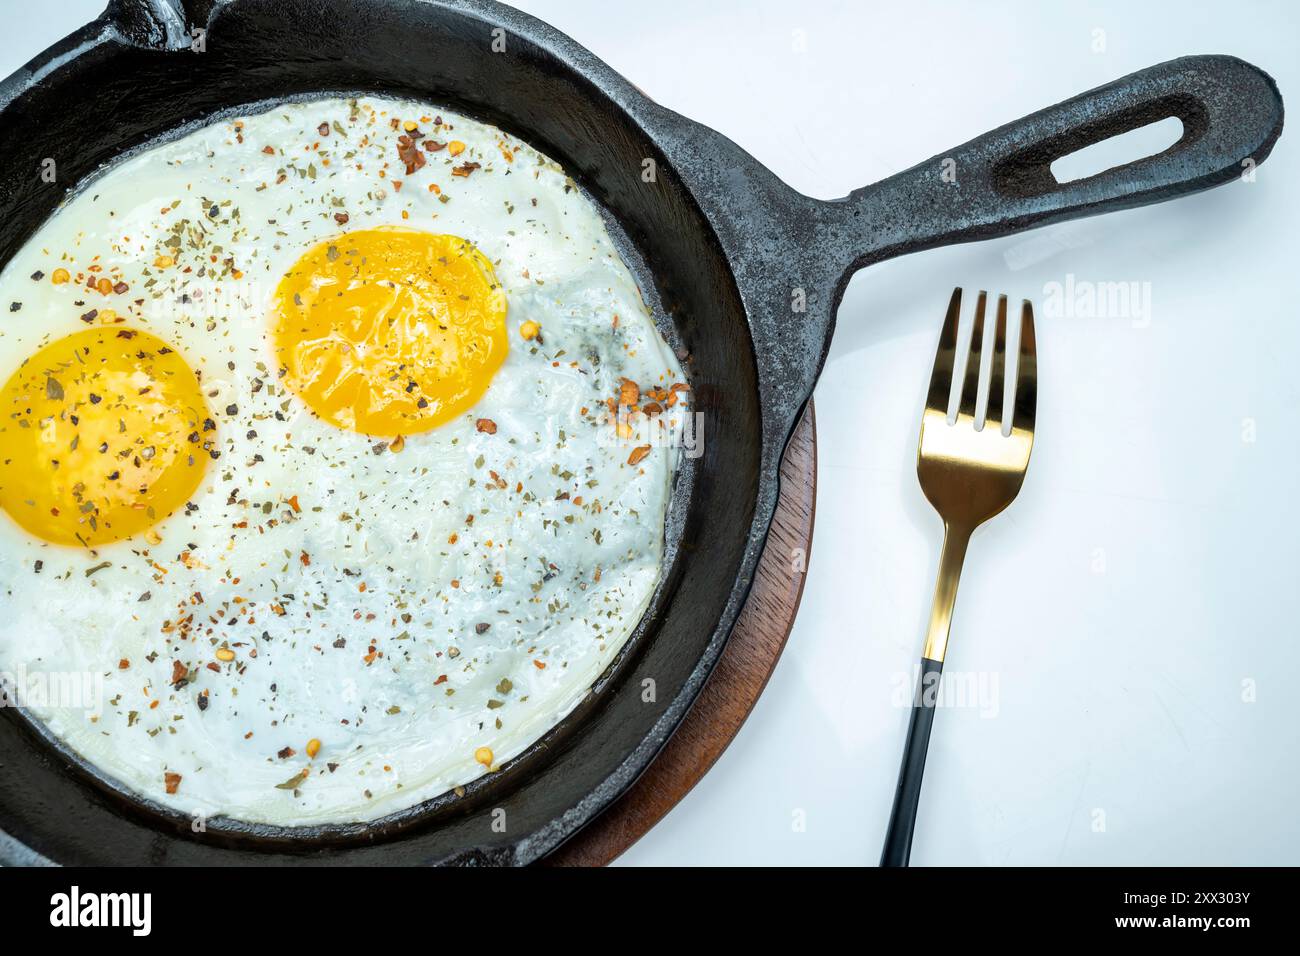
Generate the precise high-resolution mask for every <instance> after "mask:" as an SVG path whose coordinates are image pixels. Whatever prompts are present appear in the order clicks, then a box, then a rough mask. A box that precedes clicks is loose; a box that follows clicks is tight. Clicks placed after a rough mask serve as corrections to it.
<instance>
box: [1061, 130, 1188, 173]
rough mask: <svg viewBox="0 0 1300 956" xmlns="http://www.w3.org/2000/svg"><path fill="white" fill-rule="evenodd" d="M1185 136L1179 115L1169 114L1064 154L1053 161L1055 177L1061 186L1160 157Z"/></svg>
mask: <svg viewBox="0 0 1300 956" xmlns="http://www.w3.org/2000/svg"><path fill="white" fill-rule="evenodd" d="M1182 138H1183V121H1182V120H1180V119H1179V118H1178V117H1177V116H1168V117H1165V118H1164V119H1162V120H1157V121H1156V122H1154V123H1148V124H1147V125H1146V126H1139V127H1138V128H1137V129H1131V130H1129V131H1128V132H1127V133H1119V134H1117V135H1115V136H1110V137H1108V138H1106V139H1103V140H1102V141H1101V142H1100V143H1093V144H1092V145H1091V146H1085V147H1083V149H1080V150H1076V151H1075V152H1073V153H1070V154H1068V155H1066V156H1062V157H1061V158H1060V159H1058V160H1056V161H1055V162H1053V163H1052V165H1051V169H1052V176H1053V177H1054V178H1055V179H1056V181H1057V182H1058V183H1059V184H1060V185H1062V186H1064V185H1066V184H1067V183H1073V182H1078V181H1079V180H1081V179H1091V178H1092V177H1093V176H1096V175H1098V174H1100V173H1104V172H1107V171H1108V170H1111V169H1119V168H1120V167H1121V166H1128V165H1129V164H1131V163H1136V162H1137V161H1138V160H1140V159H1147V158H1149V157H1152V156H1158V155H1160V154H1161V153H1163V152H1165V151H1167V150H1169V149H1171V148H1172V147H1173V146H1174V145H1176V144H1177V143H1178V141H1179V140H1180V139H1182Z"/></svg>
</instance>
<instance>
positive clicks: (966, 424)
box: [880, 289, 1038, 866]
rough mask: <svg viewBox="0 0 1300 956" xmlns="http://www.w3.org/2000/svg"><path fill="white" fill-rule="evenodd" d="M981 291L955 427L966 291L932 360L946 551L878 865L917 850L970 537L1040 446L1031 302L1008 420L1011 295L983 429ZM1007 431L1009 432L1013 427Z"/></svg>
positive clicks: (931, 430) (924, 432) (929, 432)
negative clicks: (929, 753) (953, 399)
mask: <svg viewBox="0 0 1300 956" xmlns="http://www.w3.org/2000/svg"><path fill="white" fill-rule="evenodd" d="M986 299H987V295H986V294H985V293H984V292H980V294H979V299H978V301H977V302H976V305H975V323H974V328H973V329H972V330H971V342H970V350H969V354H968V356H967V359H966V375H965V380H964V381H963V382H962V385H961V391H960V392H959V393H958V395H957V401H958V406H957V419H956V421H955V422H953V423H952V424H949V422H948V398H949V393H950V392H951V390H952V382H953V376H954V374H955V370H956V363H957V325H958V322H959V320H960V318H961V289H954V290H953V293H952V300H951V301H950V302H949V303H948V315H947V317H946V318H945V319H944V323H943V332H942V333H940V335H939V351H938V354H936V355H935V357H934V372H933V373H932V374H931V376H930V392H929V395H928V396H927V397H926V401H925V414H924V415H923V416H922V417H921V444H920V447H919V448H918V449H917V453H916V474H917V477H918V478H919V479H920V480H921V490H922V491H923V492H925V496H926V498H928V499H929V500H930V504H932V505H934V509H935V510H936V511H937V512H939V517H941V518H942V519H943V552H942V554H941V555H940V557H939V578H938V581H937V582H936V583H935V588H934V602H933V604H932V605H931V607H930V626H929V628H928V630H927V632H926V635H925V650H924V651H923V652H922V655H921V675H920V678H921V679H920V680H919V681H918V682H917V687H916V697H915V698H914V700H913V702H912V719H911V721H910V723H909V724H908V728H907V746H906V748H905V749H904V750H903V765H902V767H901V768H900V769H899V772H898V786H897V787H896V788H895V791H894V808H893V811H892V812H891V813H890V815H889V827H888V829H887V830H886V831H885V848H884V851H883V852H882V854H881V857H880V865H881V866H906V865H907V861H908V858H909V857H910V855H911V852H912V828H913V826H914V825H915V823H916V807H917V803H918V801H919V800H920V797H921V776H922V774H923V773H924V772H925V751H926V747H927V746H929V743H930V725H931V724H932V723H933V722H934V709H935V706H936V699H937V696H938V689H939V676H940V674H941V673H942V672H943V656H944V653H945V651H946V650H947V648H948V631H949V627H950V625H951V622H952V609H953V605H954V604H955V603H956V601H957V579H958V578H959V577H960V576H961V566H962V560H963V559H964V558H965V557H966V546H967V544H969V543H970V536H971V533H972V532H973V531H974V530H975V529H976V528H978V527H979V526H980V525H981V524H983V523H984V522H985V521H988V520H989V518H992V517H993V516H994V515H996V514H998V513H999V512H1001V511H1002V509H1004V508H1005V507H1006V506H1007V505H1009V504H1011V502H1012V501H1013V500H1014V499H1015V497H1016V494H1017V493H1018V492H1019V491H1020V485H1021V483H1022V482H1023V481H1024V478H1025V469H1026V468H1027V467H1028V466H1029V453H1030V451H1031V449H1032V448H1033V446H1034V406H1035V404H1036V397H1037V380H1038V374H1037V359H1036V358H1035V351H1034V310H1033V306H1032V305H1031V304H1030V303H1029V302H1028V301H1025V302H1024V304H1023V305H1022V307H1021V311H1020V351H1019V358H1018V361H1017V363H1016V364H1017V367H1016V379H1015V381H1014V383H1013V394H1014V396H1015V398H1014V402H1013V404H1012V409H1013V413H1012V415H1011V416H1010V422H1009V423H1008V422H1006V421H1005V420H1004V418H1005V417H1006V416H1004V415H1003V391H1004V386H1005V382H1006V364H1007V354H1006V353H1007V297H1006V296H1005V295H1003V296H998V314H997V328H996V329H995V331H994V336H993V356H992V361H993V368H992V373H991V376H990V381H989V397H988V410H987V412H986V413H985V416H984V419H985V420H984V424H983V426H982V427H977V426H978V424H979V423H978V422H977V420H976V417H975V411H976V405H977V398H978V395H979V382H980V369H981V355H980V353H981V352H982V350H983V344H984V306H985V302H986ZM1008 424H1009V426H1010V429H1009V432H1008V433H1007V434H1003V431H1004V430H1005V429H1006V426H1007V425H1008Z"/></svg>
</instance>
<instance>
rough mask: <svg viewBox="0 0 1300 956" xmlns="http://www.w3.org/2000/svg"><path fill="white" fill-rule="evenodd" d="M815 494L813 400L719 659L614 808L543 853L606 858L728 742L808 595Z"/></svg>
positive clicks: (560, 861)
mask: <svg viewBox="0 0 1300 956" xmlns="http://www.w3.org/2000/svg"><path fill="white" fill-rule="evenodd" d="M816 501H817V424H816V417H815V415H814V412H813V406H812V403H811V402H809V403H808V411H807V413H806V414H805V415H804V418H803V421H802V422H800V424H799V427H798V428H796V429H795V433H794V437H793V438H792V439H791V441H790V447H789V449H788V450H787V451H786V455H785V460H784V462H782V465H781V498H780V501H779V502H778V504H777V509H776V517H775V519H774V520H773V522H772V531H771V533H770V534H769V535H768V539H767V546H766V547H765V548H764V550H763V556H762V558H761V559H760V560H759V565H758V573H757V575H756V576H755V579H754V587H753V589H752V590H751V591H750V594H749V599H748V600H747V601H746V602H745V606H744V608H743V609H742V610H741V612H740V617H739V619H738V620H737V622H736V629H735V630H734V631H733V632H732V635H731V640H730V641H728V642H727V649H726V650H725V651H724V652H723V655H722V659H721V660H720V661H719V662H718V666H717V667H716V668H715V669H714V671H713V674H712V675H711V676H710V677H709V682H708V683H707V684H705V685H704V689H703V690H702V691H701V692H700V696H699V698H698V699H697V700H696V702H695V706H694V707H692V708H691V712H690V713H689V714H687V716H686V719H685V720H684V721H683V722H682V725H681V727H679V728H678V730H677V732H676V733H675V734H673V736H672V739H671V740H669V741H668V743H667V745H666V746H665V747H664V749H663V750H662V751H661V752H660V754H659V756H658V757H656V758H655V761H654V763H652V764H651V765H650V767H649V769H647V770H646V772H645V773H644V774H642V775H641V778H640V779H639V780H637V782H636V783H635V784H633V785H632V787H631V789H629V790H628V791H627V793H625V794H623V796H622V797H620V798H619V800H618V802H616V803H615V804H614V805H613V806H611V807H610V808H609V809H608V810H606V811H605V812H604V813H603V814H601V815H600V816H599V817H597V818H596V819H595V820H593V821H592V822H591V823H590V824H588V825H587V827H586V828H585V829H583V830H582V831H581V832H579V833H578V834H577V835H576V836H574V837H573V838H572V839H570V840H569V841H568V842H567V843H565V844H564V845H563V846H562V847H560V848H559V849H558V850H556V851H555V852H554V853H552V854H551V855H550V856H549V857H547V859H546V860H545V864H546V865H549V866H604V865H605V864H607V863H609V862H610V861H611V860H613V859H615V858H616V857H617V856H618V855H619V854H620V853H622V852H623V851H624V850H626V849H627V848H628V847H630V846H631V845H632V844H633V843H635V842H636V841H637V840H639V839H641V837H643V836H644V835H645V834H646V833H647V832H649V830H650V828H651V827H653V826H654V825H655V824H656V823H658V822H659V821H660V820H662V819H663V817H664V815H665V814H667V813H668V811H669V810H671V809H672V808H673V807H674V806H676V805H677V803H678V801H680V800H681V799H682V798H683V797H684V796H686V794H687V793H689V792H690V790H691V788H692V787H694V786H695V785H696V784H697V783H698V782H699V781H700V779H701V778H702V777H703V776H704V775H705V774H706V773H707V772H708V770H709V768H710V767H712V766H713V764H714V762H715V761H716V760H717V759H718V757H720V756H722V752H723V751H724V750H726V749H727V745H728V744H730V743H731V741H732V739H733V738H734V737H735V736H736V734H737V732H738V731H739V730H740V727H741V725H742V724H744V722H745V718H746V717H748V716H749V712H750V711H751V710H753V708H754V704H755V703H756V702H757V701H758V695H759V694H761V693H762V692H763V688H764V687H765V686H767V679H768V678H769V677H770V676H771V675H772V670H773V669H774V668H775V667H776V662H777V660H778V659H780V657H781V651H782V650H783V649H784V648H785V642H786V639H787V638H788V637H789V636H790V628H791V627H792V626H793V625H794V618H795V614H796V612H797V611H798V610H799V600H800V598H802V597H803V584H804V570H805V569H806V568H807V567H808V554H809V552H810V550H811V548H812V531H813V513H814V509H815V507H816Z"/></svg>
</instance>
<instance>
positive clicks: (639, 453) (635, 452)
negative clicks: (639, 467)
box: [627, 445, 650, 465]
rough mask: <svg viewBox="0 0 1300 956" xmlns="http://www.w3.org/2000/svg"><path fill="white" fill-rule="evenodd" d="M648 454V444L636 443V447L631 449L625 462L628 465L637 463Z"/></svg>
mask: <svg viewBox="0 0 1300 956" xmlns="http://www.w3.org/2000/svg"><path fill="white" fill-rule="evenodd" d="M648 454H650V446H649V445H638V446H637V447H636V448H633V449H632V454H630V455H628V456H627V463H628V464H629V465H635V464H639V463H640V462H641V460H642V459H644V458H645V456H646V455H648Z"/></svg>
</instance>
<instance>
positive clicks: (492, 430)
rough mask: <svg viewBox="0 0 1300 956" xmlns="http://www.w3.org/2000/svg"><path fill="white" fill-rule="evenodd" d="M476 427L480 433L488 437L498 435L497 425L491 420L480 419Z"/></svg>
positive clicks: (475, 424)
mask: <svg viewBox="0 0 1300 956" xmlns="http://www.w3.org/2000/svg"><path fill="white" fill-rule="evenodd" d="M474 427H475V428H476V429H477V430H478V431H481V432H483V433H484V434H487V435H495V434H496V433H497V423H496V422H494V421H493V420H492V419H490V418H480V419H479V420H478V421H476V422H475V423H474Z"/></svg>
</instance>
